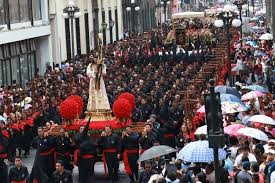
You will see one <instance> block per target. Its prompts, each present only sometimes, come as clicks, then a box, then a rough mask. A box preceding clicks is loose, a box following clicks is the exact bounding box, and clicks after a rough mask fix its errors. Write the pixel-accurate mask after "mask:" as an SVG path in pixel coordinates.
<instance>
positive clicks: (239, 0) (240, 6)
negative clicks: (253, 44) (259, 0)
mask: <svg viewBox="0 0 275 183" xmlns="http://www.w3.org/2000/svg"><path fill="white" fill-rule="evenodd" d="M246 3H247V0H237V1H234V3H233V4H234V5H236V6H237V8H238V9H239V14H240V15H239V16H240V17H239V18H240V21H241V26H240V36H241V37H240V39H241V47H242V40H243V28H242V22H243V19H242V9H243V8H245V6H243V5H244V4H246Z"/></svg>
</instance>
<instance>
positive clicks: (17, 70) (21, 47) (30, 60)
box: [0, 39, 37, 86]
mask: <svg viewBox="0 0 275 183" xmlns="http://www.w3.org/2000/svg"><path fill="white" fill-rule="evenodd" d="M36 68H37V63H36V46H35V39H29V40H24V41H19V42H14V43H9V44H5V45H0V85H1V86H10V85H14V84H19V85H21V86H25V85H26V82H27V81H29V80H30V79H31V78H33V77H34V75H35V71H36Z"/></svg>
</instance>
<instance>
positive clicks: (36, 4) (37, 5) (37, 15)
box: [32, 0, 41, 20]
mask: <svg viewBox="0 0 275 183" xmlns="http://www.w3.org/2000/svg"><path fill="white" fill-rule="evenodd" d="M32 12H33V20H40V19H41V0H32Z"/></svg>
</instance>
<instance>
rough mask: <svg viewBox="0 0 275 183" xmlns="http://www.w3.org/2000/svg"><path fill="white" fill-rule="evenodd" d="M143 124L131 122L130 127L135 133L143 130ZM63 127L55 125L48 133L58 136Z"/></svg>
mask: <svg viewBox="0 0 275 183" xmlns="http://www.w3.org/2000/svg"><path fill="white" fill-rule="evenodd" d="M145 124H146V122H137V123H135V124H132V125H131V127H132V129H133V131H134V132H136V133H142V132H143V130H144V127H145ZM63 127H64V126H63V125H55V126H54V127H53V128H52V129H51V130H50V132H49V133H48V134H49V135H52V136H59V134H60V133H59V131H60V129H61V128H63Z"/></svg>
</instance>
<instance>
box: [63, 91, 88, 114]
mask: <svg viewBox="0 0 275 183" xmlns="http://www.w3.org/2000/svg"><path fill="white" fill-rule="evenodd" d="M66 100H74V101H75V102H76V103H77V106H78V115H80V114H81V112H82V110H83V107H84V102H83V99H82V97H80V96H78V95H71V96H69V97H68V98H67V99H66Z"/></svg>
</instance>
